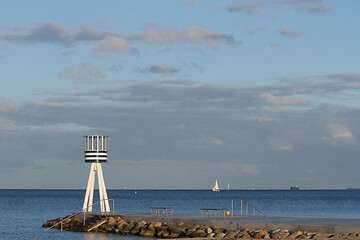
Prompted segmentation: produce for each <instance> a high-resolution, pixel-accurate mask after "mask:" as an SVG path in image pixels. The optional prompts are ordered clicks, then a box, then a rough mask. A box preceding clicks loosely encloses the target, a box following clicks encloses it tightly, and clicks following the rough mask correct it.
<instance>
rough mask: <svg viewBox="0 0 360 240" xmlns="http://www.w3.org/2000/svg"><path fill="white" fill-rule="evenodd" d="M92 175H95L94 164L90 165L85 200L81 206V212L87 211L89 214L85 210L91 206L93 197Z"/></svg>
mask: <svg viewBox="0 0 360 240" xmlns="http://www.w3.org/2000/svg"><path fill="white" fill-rule="evenodd" d="M94 174H95V164H93V163H91V167H90V173H89V180H88V184H87V187H86V193H85V199H84V204H83V212H86V211H87V210H88V211H90V212H91V210H90V209H87V208H88V206H89V205H92V196H93V195H94V183H93V182H94V181H93V179H94ZM90 196H91V203H89V205H88V201H89V197H90Z"/></svg>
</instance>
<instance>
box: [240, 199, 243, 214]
mask: <svg viewBox="0 0 360 240" xmlns="http://www.w3.org/2000/svg"><path fill="white" fill-rule="evenodd" d="M242 202H243V201H242V200H241V215H240V216H242Z"/></svg>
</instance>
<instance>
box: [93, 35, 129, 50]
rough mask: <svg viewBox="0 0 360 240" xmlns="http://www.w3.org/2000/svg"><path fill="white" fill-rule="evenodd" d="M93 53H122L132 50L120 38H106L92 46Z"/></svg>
mask: <svg viewBox="0 0 360 240" xmlns="http://www.w3.org/2000/svg"><path fill="white" fill-rule="evenodd" d="M94 50H95V51H102V52H117V53H124V52H129V51H131V50H132V48H131V47H130V45H129V43H128V42H127V41H126V40H125V39H123V38H120V37H115V36H106V37H105V38H104V39H103V40H102V41H101V42H99V43H96V44H95V45H94Z"/></svg>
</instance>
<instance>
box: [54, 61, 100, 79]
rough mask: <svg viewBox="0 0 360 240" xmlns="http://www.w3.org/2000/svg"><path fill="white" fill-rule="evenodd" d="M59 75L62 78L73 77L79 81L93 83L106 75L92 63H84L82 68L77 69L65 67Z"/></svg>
mask: <svg viewBox="0 0 360 240" xmlns="http://www.w3.org/2000/svg"><path fill="white" fill-rule="evenodd" d="M59 76H60V77H62V78H69V79H73V80H75V81H78V82H83V83H84V82H87V83H92V82H96V81H97V80H99V79H101V78H105V77H106V76H105V75H104V74H103V73H101V72H100V71H99V70H97V69H96V67H95V66H94V65H92V64H91V63H84V64H82V65H81V66H80V70H78V71H76V70H74V69H73V68H71V67H68V68H65V69H63V70H62V71H61V72H60V73H59Z"/></svg>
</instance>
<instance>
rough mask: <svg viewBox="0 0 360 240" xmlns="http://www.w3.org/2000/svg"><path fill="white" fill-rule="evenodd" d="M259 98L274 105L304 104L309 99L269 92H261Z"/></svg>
mask: <svg viewBox="0 0 360 240" xmlns="http://www.w3.org/2000/svg"><path fill="white" fill-rule="evenodd" d="M259 98H261V99H263V100H264V101H265V102H266V103H269V104H274V105H305V104H308V103H309V101H308V100H306V99H305V98H302V97H298V98H288V97H277V96H274V95H272V94H270V93H261V94H260V95H259Z"/></svg>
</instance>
